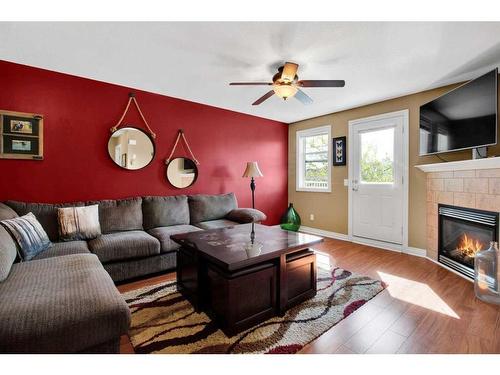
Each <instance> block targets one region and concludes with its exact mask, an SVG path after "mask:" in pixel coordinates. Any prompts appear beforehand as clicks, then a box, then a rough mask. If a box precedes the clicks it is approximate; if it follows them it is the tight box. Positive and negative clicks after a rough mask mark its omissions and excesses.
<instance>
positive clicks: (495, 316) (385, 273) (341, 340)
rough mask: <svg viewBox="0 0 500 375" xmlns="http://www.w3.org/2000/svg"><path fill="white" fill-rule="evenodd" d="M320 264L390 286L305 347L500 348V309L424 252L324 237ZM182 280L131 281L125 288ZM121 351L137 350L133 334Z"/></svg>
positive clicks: (490, 350) (444, 350)
mask: <svg viewBox="0 0 500 375" xmlns="http://www.w3.org/2000/svg"><path fill="white" fill-rule="evenodd" d="M315 249H316V250H318V263H319V264H321V263H329V264H331V265H332V266H338V267H341V268H345V269H347V270H349V271H352V272H355V273H358V274H362V275H367V276H371V277H373V278H377V279H381V280H383V281H385V282H386V283H387V284H388V287H387V289H386V290H385V291H383V292H382V293H380V294H378V295H377V296H376V297H375V298H373V299H372V300H370V301H368V302H367V303H366V304H365V305H364V306H362V307H361V308H359V309H358V310H357V311H356V312H354V313H353V314H351V315H350V316H349V317H348V318H347V319H344V320H342V321H341V322H339V323H338V324H337V325H336V326H334V327H332V328H331V329H330V330H328V331H327V332H325V333H324V334H323V335H321V336H320V337H318V338H317V339H316V340H314V341H312V342H311V343H309V344H308V345H306V346H305V347H304V348H303V349H302V350H301V352H300V353H338V354H340V353H347V354H353V353H500V307H498V306H493V305H489V304H486V303H483V302H481V301H479V300H478V299H477V298H475V296H474V288H473V284H472V283H471V282H469V281H467V280H465V279H463V278H461V277H459V276H457V275H455V274H454V273H452V272H450V271H447V270H446V269H444V268H442V267H440V266H438V265H437V264H434V263H433V262H431V261H430V260H427V259H425V258H417V257H414V256H410V255H406V254H399V253H395V252H391V251H387V250H381V249H376V248H373V247H370V246H364V245H358V244H353V243H350V242H345V241H339V240H333V239H325V242H324V243H322V244H321V245H318V246H316V247H315ZM171 279H175V273H170V274H167V275H162V276H157V277H153V278H150V279H146V280H141V281H137V282H133V283H130V284H124V285H121V286H119V287H118V289H119V290H120V291H121V292H125V291H128V290H132V289H136V288H140V287H143V286H146V285H153V284H156V283H158V282H161V281H164V280H171ZM121 352H122V353H133V348H132V345H131V344H130V341H129V339H128V337H127V336H124V337H122V343H121Z"/></svg>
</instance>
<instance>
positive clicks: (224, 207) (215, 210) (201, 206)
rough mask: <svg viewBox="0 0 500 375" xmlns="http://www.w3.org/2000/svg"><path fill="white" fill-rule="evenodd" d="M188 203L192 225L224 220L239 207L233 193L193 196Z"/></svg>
mask: <svg viewBox="0 0 500 375" xmlns="http://www.w3.org/2000/svg"><path fill="white" fill-rule="evenodd" d="M188 201H189V215H190V220H191V224H196V223H201V222H202V221H209V220H217V219H223V218H224V217H225V216H226V215H227V214H228V213H229V212H231V211H232V210H234V209H235V208H237V207H238V203H237V202H236V197H235V195H234V194H233V193H229V194H221V195H203V194H200V195H191V196H189V198H188Z"/></svg>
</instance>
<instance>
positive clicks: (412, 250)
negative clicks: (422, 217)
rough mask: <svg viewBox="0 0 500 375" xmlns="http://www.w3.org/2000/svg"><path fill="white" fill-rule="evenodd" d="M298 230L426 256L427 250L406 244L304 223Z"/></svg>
mask: <svg viewBox="0 0 500 375" xmlns="http://www.w3.org/2000/svg"><path fill="white" fill-rule="evenodd" d="M299 231H300V232H304V233H310V234H316V235H318V236H323V237H328V238H334V239H336V240H342V241H348V242H353V243H358V244H361V245H369V246H373V247H377V248H379V249H383V250H390V251H395V252H398V253H404V254H408V255H413V256H417V257H422V258H426V257H427V251H426V250H425V249H420V248H418V247H412V246H408V247H406V248H405V247H404V246H402V245H396V244H390V243H384V242H381V241H374V240H370V239H365V238H349V236H348V235H347V234H344V233H337V232H331V231H328V230H323V229H317V228H312V227H306V226H304V225H302V226H301V227H300V229H299Z"/></svg>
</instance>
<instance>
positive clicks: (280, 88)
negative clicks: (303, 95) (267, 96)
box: [273, 84, 297, 100]
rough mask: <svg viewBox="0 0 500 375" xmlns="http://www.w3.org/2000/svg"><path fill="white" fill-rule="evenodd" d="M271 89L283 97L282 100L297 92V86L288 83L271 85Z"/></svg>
mask: <svg viewBox="0 0 500 375" xmlns="http://www.w3.org/2000/svg"><path fill="white" fill-rule="evenodd" d="M273 90H274V92H275V93H276V95H278V96H279V97H280V98H283V100H286V99H287V98H290V97H292V96H294V95H295V94H296V93H297V87H295V86H292V85H288V84H281V85H273Z"/></svg>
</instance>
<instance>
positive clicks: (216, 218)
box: [0, 193, 266, 353]
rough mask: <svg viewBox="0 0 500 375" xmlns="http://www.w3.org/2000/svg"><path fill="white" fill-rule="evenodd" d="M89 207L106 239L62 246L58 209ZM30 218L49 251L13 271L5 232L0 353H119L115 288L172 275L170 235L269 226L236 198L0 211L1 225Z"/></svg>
mask: <svg viewBox="0 0 500 375" xmlns="http://www.w3.org/2000/svg"><path fill="white" fill-rule="evenodd" d="M92 204H98V205H99V221H100V224H101V232H102V235H101V236H99V237H97V238H95V239H93V240H90V241H70V242H59V236H58V227H57V208H59V207H68V206H84V205H92ZM28 212H32V213H33V214H34V215H35V216H36V217H37V219H38V221H39V222H40V223H41V225H42V226H43V228H44V229H45V231H46V232H47V234H48V236H49V238H50V240H51V241H52V245H51V246H50V248H49V249H47V250H45V251H43V252H42V253H40V254H39V255H37V256H36V257H35V258H34V259H33V260H30V261H27V262H20V263H14V264H12V265H11V266H10V264H11V263H12V262H11V260H12V261H13V258H15V257H16V244H15V243H14V241H13V239H12V238H11V236H10V235H9V233H8V232H7V231H6V230H5V229H4V228H3V227H2V226H0V276H1V275H2V274H4V275H5V274H7V275H8V276H6V277H5V279H4V280H3V281H2V277H0V301H2V303H1V304H0V352H27V353H36V352H43V353H58V352H91V353H94V352H99V353H117V352H118V351H119V340H120V336H121V335H123V334H125V333H127V331H128V327H129V325H130V312H129V309H128V307H127V305H126V303H125V301H124V300H123V297H122V296H121V295H120V293H119V292H118V291H117V289H116V287H115V285H114V283H113V281H114V282H121V281H124V280H128V279H132V278H136V277H140V276H145V275H148V274H153V273H157V272H165V271H169V270H173V269H175V261H176V255H175V253H176V251H177V249H178V245H177V244H175V243H174V242H173V241H171V240H170V236H171V235H173V234H177V233H185V232H191V231H200V230H204V229H211V228H222V227H227V226H233V225H237V224H239V223H249V222H260V221H263V220H265V219H266V216H265V215H264V214H263V213H262V212H260V211H258V210H253V209H240V208H238V207H237V201H236V198H235V196H234V194H232V193H230V194H224V195H194V196H189V197H187V196H182V195H181V196H168V197H153V196H149V197H142V198H141V197H137V198H130V199H122V200H101V201H89V202H73V203H66V204H46V203H25V202H17V201H7V202H5V203H4V204H2V203H0V220H4V219H9V218H12V217H16V216H17V215H19V216H21V215H25V214H27V213H28ZM3 265H7V266H8V267H9V268H10V271H9V269H7V270H4V269H2V267H3ZM5 271H6V272H5ZM106 271H107V272H106ZM3 301H8V303H3Z"/></svg>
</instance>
